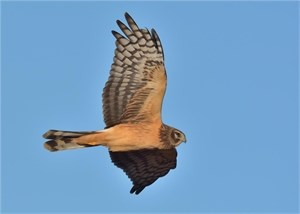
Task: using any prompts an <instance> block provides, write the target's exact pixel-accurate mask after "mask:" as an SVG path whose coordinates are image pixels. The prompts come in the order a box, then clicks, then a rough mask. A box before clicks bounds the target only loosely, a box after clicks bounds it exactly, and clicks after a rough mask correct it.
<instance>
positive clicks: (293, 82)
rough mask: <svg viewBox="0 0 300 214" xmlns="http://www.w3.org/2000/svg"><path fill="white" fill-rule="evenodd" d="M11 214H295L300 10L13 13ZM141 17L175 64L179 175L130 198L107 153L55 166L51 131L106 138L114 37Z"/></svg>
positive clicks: (171, 112) (62, 159)
mask: <svg viewBox="0 0 300 214" xmlns="http://www.w3.org/2000/svg"><path fill="white" fill-rule="evenodd" d="M1 4H2V11H1V12H2V14H1V18H2V23H1V24H2V34H1V37H2V38H1V39H2V40H1V42H2V47H1V48H2V49H1V51H2V71H1V77H2V80H1V89H2V92H1V101H2V105H1V107H2V112H1V114H2V115H1V116H2V117H1V118H2V120H1V122H2V130H1V131H2V134H1V142H2V146H1V147H2V148H1V150H2V151H1V152H2V157H1V158H2V165H1V166H2V167H1V168H2V171H1V182H2V183H1V184H2V187H1V193H2V198H1V200H2V208H1V209H2V212H30V213H31V212H39V213H42V212H60V213H62V212H106V213H108V212H139V213H140V212H199V213H206V212H210V213H211V212H214V213H217V212H230V213H233V212H260V213H264V212H271V213H274V212H282V213H286V212H296V211H297V209H298V199H299V198H298V191H299V188H298V187H299V186H298V175H299V174H298V167H299V165H298V152H299V151H298V142H297V140H298V139H297V135H298V69H299V67H298V59H299V58H298V57H299V55H298V47H299V41H298V36H299V35H298V27H299V21H298V18H299V17H298V8H299V7H298V6H299V4H298V3H297V2H252V3H251V2H250V3H249V2H147V3H139V2H125V3H118V2H113V3H109V2H95V1H94V2H2V3H1ZM126 11H127V12H129V13H130V14H131V15H132V16H133V18H134V19H135V20H136V22H137V23H138V25H139V26H140V27H147V28H155V29H156V31H157V32H158V34H159V36H160V38H161V40H162V43H163V46H164V52H165V59H166V61H165V63H166V67H167V72H168V89H167V93H166V97H165V101H164V107H163V119H164V121H165V122H166V123H167V124H170V125H172V126H174V127H178V128H179V129H181V130H183V131H184V132H185V133H186V136H187V140H188V142H187V144H184V145H181V146H180V147H179V148H178V153H179V155H178V164H177V168H176V170H172V171H171V172H170V173H169V174H168V175H167V176H166V177H163V178H161V179H159V180H158V181H157V182H156V183H154V184H153V185H151V186H150V187H147V188H146V189H145V190H144V191H143V192H142V193H141V194H140V195H138V196H136V195H131V194H129V190H130V188H131V182H130V181H129V179H128V178H127V177H126V175H125V174H124V173H123V172H122V171H121V170H120V169H118V168H116V167H115V166H114V165H113V164H112V163H111V161H110V159H109V155H108V152H107V150H106V149H105V148H101V147H97V148H89V149H84V150H73V151H65V152H57V153H50V152H48V151H46V150H44V148H43V146H42V145H43V142H44V140H43V138H42V134H43V133H44V132H45V131H47V130H48V129H62V130H98V129H102V128H103V127H104V123H103V117H102V109H101V105H102V104H101V93H102V88H103V86H104V84H105V82H106V80H107V78H108V72H109V70H110V65H111V63H112V58H113V52H114V48H115V46H114V38H113V36H112V35H111V32H110V31H111V30H113V29H114V30H117V29H118V27H117V25H116V23H115V20H116V19H121V20H123V21H124V12H126Z"/></svg>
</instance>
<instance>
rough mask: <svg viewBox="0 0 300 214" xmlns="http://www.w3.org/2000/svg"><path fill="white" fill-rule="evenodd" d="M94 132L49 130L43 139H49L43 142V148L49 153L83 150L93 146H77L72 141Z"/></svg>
mask: <svg viewBox="0 0 300 214" xmlns="http://www.w3.org/2000/svg"><path fill="white" fill-rule="evenodd" d="M93 133H95V131H92V132H73V131H59V130H49V131H47V132H46V133H45V134H43V137H44V138H46V139H51V140H49V141H47V142H45V144H44V147H45V148H46V149H47V150H49V151H51V152H54V151H61V150H67V149H78V148H85V147H91V146H93V145H83V144H78V143H76V141H75V142H74V139H76V138H78V137H81V136H83V135H87V134H93Z"/></svg>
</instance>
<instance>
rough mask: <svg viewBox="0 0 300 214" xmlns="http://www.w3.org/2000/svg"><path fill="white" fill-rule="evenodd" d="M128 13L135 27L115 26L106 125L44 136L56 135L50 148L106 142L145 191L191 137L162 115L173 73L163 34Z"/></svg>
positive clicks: (136, 189) (118, 162) (135, 188)
mask: <svg viewBox="0 0 300 214" xmlns="http://www.w3.org/2000/svg"><path fill="white" fill-rule="evenodd" d="M125 18H126V20H127V23H128V26H129V27H127V26H126V25H125V24H124V23H122V22H121V21H119V20H118V21H117V24H118V26H119V27H120V29H121V30H122V32H123V33H124V36H123V35H121V34H120V33H118V32H116V31H112V34H113V35H114V36H115V38H116V49H115V56H114V59H113V64H112V66H111V70H110V76H109V79H108V81H107V82H106V85H105V87H104V89H103V95H102V99H103V115H104V121H105V124H106V128H105V129H104V130H100V131H91V132H72V131H58V130H49V131H48V132H46V133H45V134H44V135H43V137H44V138H46V139H50V140H49V141H47V142H46V143H45V144H44V146H45V148H46V149H48V150H50V151H60V150H67V149H74V148H84V147H91V146H99V145H102V146H106V147H107V148H108V149H109V152H110V157H111V159H112V161H113V162H114V164H115V165H116V166H117V167H120V168H121V169H123V170H124V171H125V173H126V174H127V175H128V177H129V178H130V179H131V180H132V182H133V185H134V186H133V188H132V189H131V191H130V192H131V193H135V194H139V193H140V192H141V191H142V190H143V189H144V188H145V187H146V186H148V185H150V184H152V183H153V182H155V181H156V180H157V179H158V178H159V177H162V176H164V175H166V174H167V173H168V172H169V170H170V169H174V168H175V167H176V157H177V152H176V149H175V147H176V146H178V145H179V144H180V143H181V142H185V141H186V139H185V135H184V134H183V132H181V131H180V130H178V129H175V128H172V127H170V126H167V125H165V124H164V123H163V122H162V120H161V109H162V102H163V97H164V94H165V90H166V83H167V76H166V70H165V66H164V55H163V48H162V45H161V42H160V39H159V37H158V35H157V33H156V32H155V30H154V29H152V30H151V32H150V31H148V30H147V29H140V28H139V27H138V26H137V24H136V23H135V22H134V20H133V19H132V18H131V16H130V15H129V14H128V13H125Z"/></svg>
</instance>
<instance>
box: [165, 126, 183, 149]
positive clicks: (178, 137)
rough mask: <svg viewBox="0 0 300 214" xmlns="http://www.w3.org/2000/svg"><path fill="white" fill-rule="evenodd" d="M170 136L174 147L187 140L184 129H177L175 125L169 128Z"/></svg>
mask: <svg viewBox="0 0 300 214" xmlns="http://www.w3.org/2000/svg"><path fill="white" fill-rule="evenodd" d="M169 138H170V142H171V144H172V145H173V146H174V147H175V146H178V145H179V144H181V143H182V142H186V137H185V134H184V133H183V132H182V131H180V130H178V129H175V128H173V127H170V129H169Z"/></svg>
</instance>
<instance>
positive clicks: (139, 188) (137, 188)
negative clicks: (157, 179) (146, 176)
mask: <svg viewBox="0 0 300 214" xmlns="http://www.w3.org/2000/svg"><path fill="white" fill-rule="evenodd" d="M144 188H145V187H143V186H135V185H134V186H133V187H132V188H131V190H130V193H131V194H133V193H134V194H136V195H138V194H140V192H142V191H143V189H144Z"/></svg>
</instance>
